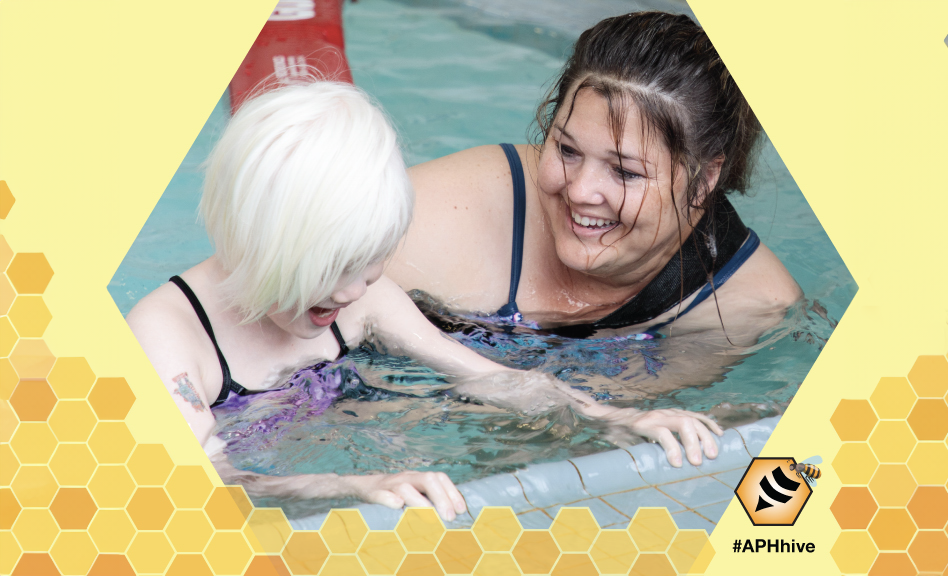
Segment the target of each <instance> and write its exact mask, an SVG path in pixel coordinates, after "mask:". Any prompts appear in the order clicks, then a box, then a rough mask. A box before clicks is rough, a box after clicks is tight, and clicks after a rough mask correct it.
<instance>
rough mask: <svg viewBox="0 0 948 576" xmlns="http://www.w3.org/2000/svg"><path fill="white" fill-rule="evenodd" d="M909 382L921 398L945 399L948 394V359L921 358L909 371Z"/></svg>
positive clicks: (941, 357)
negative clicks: (947, 393)
mask: <svg viewBox="0 0 948 576" xmlns="http://www.w3.org/2000/svg"><path fill="white" fill-rule="evenodd" d="M908 380H909V382H911V384H912V388H914V389H915V393H916V394H918V397H919V398H944V396H945V393H946V392H948V358H945V357H944V356H919V357H918V360H916V361H915V365H914V366H912V369H911V370H909V373H908Z"/></svg>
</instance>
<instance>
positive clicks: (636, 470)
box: [622, 448, 746, 486]
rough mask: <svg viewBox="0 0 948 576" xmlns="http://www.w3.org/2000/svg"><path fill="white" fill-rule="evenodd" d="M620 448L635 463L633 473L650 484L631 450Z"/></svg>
mask: <svg viewBox="0 0 948 576" xmlns="http://www.w3.org/2000/svg"><path fill="white" fill-rule="evenodd" d="M745 449H746V448H745ZM622 450H624V451H625V453H626V454H628V455H629V458H631V459H632V463H633V464H635V473H636V474H638V475H639V478H641V479H642V482H645V484H647V485H649V486H651V484H649V482H648V481H647V480H646V479H645V476H642V471H641V470H639V463H638V462H637V461H636V459H635V456H634V455H633V454H632V452H629V450H628V449H627V448H623V449H622Z"/></svg>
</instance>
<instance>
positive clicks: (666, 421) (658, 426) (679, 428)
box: [602, 408, 724, 468]
mask: <svg viewBox="0 0 948 576" xmlns="http://www.w3.org/2000/svg"><path fill="white" fill-rule="evenodd" d="M602 420H603V421H605V422H608V423H610V424H611V425H613V426H616V425H617V426H621V427H622V428H624V429H626V430H629V431H631V432H633V433H635V434H638V435H639V436H644V437H646V438H648V439H650V440H652V441H654V442H657V443H658V444H660V445H661V447H662V448H664V449H665V456H666V457H667V458H668V463H669V464H671V465H672V466H674V467H676V468H678V467H680V466H681V463H682V460H681V447H680V446H679V445H678V441H677V440H676V439H675V434H676V433H677V434H678V437H679V438H681V443H682V444H683V445H684V447H685V453H686V454H687V455H688V462H691V463H692V464H694V465H695V466H698V465H699V464H701V453H702V451H703V452H704V455H705V456H707V457H708V458H710V459H714V458H716V457H717V455H718V445H717V443H716V442H715V441H714V434H717V435H718V436H720V435H722V434H724V431H723V430H721V427H720V426H718V425H717V423H716V422H714V420H711V419H710V418H708V417H707V416H705V415H703V414H698V413H695V412H687V411H685V410H675V409H667V410H648V411H643V410H636V409H634V408H623V409H618V410H616V411H615V412H612V413H610V414H608V415H606V416H603V417H602ZM712 432H713V433H714V434H712Z"/></svg>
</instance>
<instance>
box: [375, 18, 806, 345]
mask: <svg viewBox="0 0 948 576" xmlns="http://www.w3.org/2000/svg"><path fill="white" fill-rule="evenodd" d="M537 126H538V130H537V134H538V137H537V138H536V142H535V143H534V144H532V145H519V146H511V145H509V144H507V145H501V146H484V147H479V148H473V149H470V150H465V151H462V152H459V153H457V154H453V155H451V156H447V157H445V158H441V159H438V160H434V161H431V162H427V163H425V164H421V165H419V166H416V167H415V168H413V169H412V170H411V178H412V181H413V183H414V185H415V189H416V192H417V202H416V208H415V215H414V221H413V224H412V226H411V228H410V229H409V233H408V236H407V238H406V240H405V242H404V244H403V246H402V247H401V249H400V250H399V251H398V252H397V253H396V255H395V258H394V261H393V262H392V264H391V265H390V266H389V267H388V269H387V273H388V274H389V275H390V276H391V277H392V278H393V279H395V280H396V282H398V283H399V284H400V285H401V287H402V288H403V289H405V290H411V289H420V290H422V291H425V292H427V293H429V294H431V295H432V296H434V297H435V298H437V299H439V300H441V301H443V302H444V303H445V304H446V305H447V306H448V307H449V308H452V309H457V310H465V311H477V312H483V313H488V314H493V313H496V314H498V315H500V316H502V317H505V318H507V319H508V320H510V321H515V322H516V321H520V320H522V319H526V320H530V321H533V322H536V323H537V324H539V325H540V326H541V327H543V328H545V329H549V330H553V331H556V332H558V333H561V334H563V335H567V336H573V337H587V336H591V335H593V334H596V335H597V337H598V336H599V335H601V334H609V333H614V332H615V331H618V332H619V333H629V332H649V333H652V334H656V335H657V334H658V333H663V334H666V335H667V334H669V333H672V332H673V333H674V334H675V335H676V336H677V335H682V334H696V335H700V338H701V339H703V340H704V341H705V342H713V343H715V344H714V346H716V347H717V348H715V349H714V352H719V351H720V350H721V349H722V348H721V347H720V346H732V345H734V346H748V345H752V344H754V343H755V342H756V341H757V339H758V338H759V337H760V336H761V335H762V334H763V333H764V332H765V331H766V330H767V329H769V328H770V327H772V326H774V325H775V324H777V323H778V322H779V321H780V320H781V319H782V318H783V317H784V314H785V312H786V310H787V308H788V307H789V306H790V305H792V304H793V303H794V302H796V301H798V300H799V299H800V298H801V291H800V288H799V287H798V286H797V284H796V282H795V281H794V280H793V278H792V277H791V276H790V274H789V273H788V272H787V270H786V268H784V266H783V265H782V264H781V263H780V261H779V260H778V259H777V257H776V256H774V254H773V253H772V252H771V251H770V250H768V249H767V248H766V247H765V246H764V245H762V244H761V243H760V240H759V238H758V237H757V235H756V234H755V233H754V232H753V231H751V230H749V229H748V228H747V227H746V226H744V224H743V223H742V222H741V220H740V218H739V217H738V215H737V213H736V212H735V210H734V208H733V207H732V206H731V204H730V202H729V201H728V199H727V197H726V195H727V194H728V193H733V192H737V193H744V192H745V191H746V190H747V187H748V179H749V169H750V167H751V165H752V160H753V158H752V157H753V152H754V150H755V147H756V144H757V143H758V141H759V136H760V134H761V129H760V125H759V123H758V122H757V119H756V117H755V116H754V113H753V111H752V110H751V109H750V106H749V105H748V103H747V101H746V100H745V99H744V97H743V95H742V94H741V91H740V89H739V88H738V86H737V84H736V83H735V81H734V79H733V78H732V77H731V75H730V73H729V72H728V70H727V68H726V67H725V65H724V63H723V62H722V61H721V58H720V56H718V53H717V51H716V50H715V49H714V47H713V46H712V45H711V42H710V40H709V39H708V36H707V35H706V34H705V32H704V30H702V29H701V27H700V26H698V25H697V24H695V23H694V22H693V21H692V20H690V19H689V18H688V17H686V16H682V15H672V14H667V13H661V12H641V13H633V14H628V15H625V16H618V17H615V18H609V19H606V20H603V21H602V22H600V23H599V24H597V25H596V26H594V27H593V28H591V29H589V30H587V31H585V32H584V33H583V34H582V35H581V36H580V38H579V40H578V41H577V42H576V45H575V48H574V52H573V54H572V56H571V57H570V58H569V60H568V62H567V63H566V66H565V67H564V69H563V72H562V74H561V75H560V77H559V78H558V79H557V80H556V81H555V83H554V85H553V87H552V89H551V91H550V93H549V95H548V96H547V98H546V99H545V101H544V102H543V103H542V104H541V105H540V108H539V110H538V112H537ZM511 238H512V239H513V241H511ZM732 350H733V348H732Z"/></svg>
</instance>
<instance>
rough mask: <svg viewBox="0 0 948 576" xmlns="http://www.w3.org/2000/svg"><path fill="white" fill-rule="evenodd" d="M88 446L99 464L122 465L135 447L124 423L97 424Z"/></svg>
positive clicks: (133, 440)
mask: <svg viewBox="0 0 948 576" xmlns="http://www.w3.org/2000/svg"><path fill="white" fill-rule="evenodd" d="M88 444H89V448H90V449H92V453H93V454H94V455H95V459H96V460H98V462H99V464H124V463H125V460H127V459H128V455H129V454H131V453H132V449H133V448H134V447H135V438H134V437H133V436H132V433H131V432H130V431H129V429H128V426H126V425H125V422H99V423H98V424H97V425H96V427H95V430H93V431H92V436H90V437H89V442H88Z"/></svg>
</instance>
